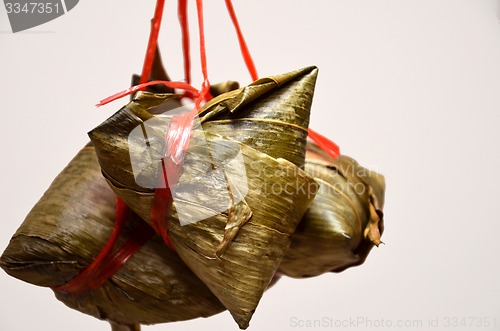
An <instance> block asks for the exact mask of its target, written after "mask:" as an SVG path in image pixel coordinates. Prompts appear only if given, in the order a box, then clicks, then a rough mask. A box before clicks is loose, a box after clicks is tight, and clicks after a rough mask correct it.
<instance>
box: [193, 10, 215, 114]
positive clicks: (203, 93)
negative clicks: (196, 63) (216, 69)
mask: <svg viewBox="0 0 500 331" xmlns="http://www.w3.org/2000/svg"><path fill="white" fill-rule="evenodd" d="M196 10H197V12H198V28H199V34H200V61H201V72H202V74H203V84H202V85H201V89H200V95H199V96H198V98H197V99H196V104H195V109H197V110H198V109H200V106H201V102H202V101H203V100H206V99H211V98H212V96H211V95H210V92H209V91H210V82H209V81H208V69H207V52H206V49H205V25H204V23H203V0H196Z"/></svg>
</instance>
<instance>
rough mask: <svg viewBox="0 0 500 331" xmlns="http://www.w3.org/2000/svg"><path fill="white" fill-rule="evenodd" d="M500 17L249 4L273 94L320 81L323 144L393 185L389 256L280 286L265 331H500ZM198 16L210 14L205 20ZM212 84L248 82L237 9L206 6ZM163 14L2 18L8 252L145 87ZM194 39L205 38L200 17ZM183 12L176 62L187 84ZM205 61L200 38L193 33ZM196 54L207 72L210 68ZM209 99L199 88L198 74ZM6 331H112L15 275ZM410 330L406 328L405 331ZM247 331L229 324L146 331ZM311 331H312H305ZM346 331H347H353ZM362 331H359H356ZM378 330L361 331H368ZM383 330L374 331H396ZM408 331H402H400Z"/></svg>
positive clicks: (477, 9) (170, 31) (87, 8)
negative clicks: (17, 25)
mask: <svg viewBox="0 0 500 331" xmlns="http://www.w3.org/2000/svg"><path fill="white" fill-rule="evenodd" d="M497 5H498V3H496V2H495V1H493V0H491V1H489V0H418V1H417V0H377V1H375V0H344V1H338V0H328V1H318V0H316V1H306V0H301V1H291V0H287V1H278V0H265V1H261V0H258V1H257V0H253V1H243V0H235V8H236V10H237V12H238V13H239V18H240V23H241V25H242V28H243V30H244V32H245V35H246V37H247V42H248V45H249V47H250V49H251V51H252V52H253V55H254V60H255V62H256V65H257V68H258V70H259V73H260V75H261V76H266V75H271V74H278V73H283V72H287V71H290V70H293V69H297V68H300V67H304V66H307V65H311V64H314V65H317V66H318V67H319V68H320V76H319V79H318V82H317V89H316V94H315V99H314V104H313V112H312V118H311V126H312V127H313V128H314V129H316V130H317V131H319V132H321V133H323V134H325V135H327V136H329V137H330V138H332V139H333V140H335V141H336V142H337V143H338V144H339V145H340V146H341V147H342V151H343V152H344V153H345V154H347V155H350V156H353V157H355V158H356V159H358V161H359V162H360V163H361V164H363V165H365V166H368V167H371V168H373V169H375V170H378V171H380V172H381V173H383V174H384V175H385V176H386V179H387V193H386V208H385V214H386V219H385V222H386V232H385V234H384V236H383V240H384V242H385V243H386V245H385V246H382V247H380V248H379V249H375V250H374V251H373V252H372V254H371V255H370V256H369V258H368V260H367V262H366V264H365V265H363V266H361V267H358V268H354V269H351V270H348V271H346V272H344V273H341V274H326V275H323V276H321V277H317V278H313V279H307V280H294V279H282V280H281V281H280V282H279V283H278V284H277V285H276V286H275V287H274V288H273V289H271V290H270V291H269V292H268V293H266V294H265V296H264V297H263V299H262V301H261V303H260V305H259V307H258V309H257V311H256V313H255V315H254V318H253V320H252V322H251V326H250V330H296V329H300V328H299V327H295V326H294V324H293V318H297V319H300V320H308V319H320V318H323V317H328V318H330V317H331V318H334V319H337V320H343V319H349V318H351V319H356V318H357V317H367V318H369V319H371V320H378V321H380V319H382V318H383V319H384V320H386V321H387V320H391V321H393V322H394V323H396V321H397V320H403V321H404V320H407V319H409V320H422V321H423V326H422V327H417V326H415V327H413V328H407V329H416V330H427V329H429V330H436V329H437V328H427V326H426V325H427V321H428V320H429V319H435V318H439V323H440V326H441V327H440V328H439V329H440V330H445V329H446V328H445V327H444V322H445V319H446V318H447V317H458V318H463V317H479V318H496V327H490V328H478V327H472V328H460V327H459V328H449V329H450V330H500V259H499V258H498V252H500V240H499V234H500V201H499V198H500V175H499V170H500V157H499V148H498V143H499V142H500V133H499V131H500V130H499V127H500V116H499V112H500V108H499V107H500V21H499V18H498V12H499V11H498V6H497ZM190 9H191V11H192V13H193V14H194V12H195V11H194V9H195V8H194V2H192V1H191V2H190ZM205 9H206V12H205V14H206V15H205V16H206V17H205V20H206V24H207V32H206V33H207V48H208V63H209V74H210V77H211V81H212V82H217V81H222V80H227V79H233V80H239V81H240V82H241V83H243V84H247V83H249V82H250V78H249V76H248V74H247V73H246V70H245V67H244V64H243V61H242V60H241V57H240V56H239V48H238V46H237V41H236V37H235V34H234V32H233V30H232V27H231V25H230V21H229V18H228V16H227V14H226V12H225V7H224V5H223V1H222V0H219V1H215V0H212V1H206V4H205ZM153 11H154V1H152V0H148V1H129V0H127V1H124V0H121V1H118V0H113V1H97V0H86V1H81V2H80V3H79V4H78V5H77V6H76V7H75V8H74V9H73V10H72V11H70V12H69V13H68V14H66V15H64V16H62V17H60V18H58V19H56V20H54V21H52V22H49V23H47V24H45V25H42V26H39V27H36V28H33V29H31V30H29V31H26V32H21V33H17V34H12V33H11V32H10V26H9V24H8V20H7V15H6V13H5V8H3V7H2V8H1V9H0V30H1V33H0V78H1V90H0V91H1V92H0V93H1V99H0V111H1V114H2V129H1V130H0V138H1V144H2V155H1V163H0V167H1V172H0V173H1V174H2V177H1V179H2V183H1V185H0V186H1V197H0V198H1V199H0V201H1V213H2V217H1V221H0V222H1V229H2V230H1V231H0V251H3V249H4V248H5V247H6V246H7V244H8V241H9V239H10V237H11V235H12V234H13V233H14V232H15V230H16V229H17V227H18V226H19V224H20V223H21V222H22V220H23V218H24V216H25V215H26V214H27V212H28V211H29V210H30V208H31V207H32V206H33V205H34V204H35V203H36V201H37V200H38V199H39V197H40V196H41V195H42V193H43V192H44V191H45V189H46V188H47V187H48V185H49V184H50V182H51V181H52V179H53V178H54V177H55V176H56V175H57V174H58V173H59V171H60V170H61V169H62V168H63V167H64V166H65V165H66V163H67V162H68V161H69V160H70V159H71V158H72V157H73V156H74V154H75V153H76V152H77V151H78V150H79V148H80V147H82V146H83V145H84V144H85V143H86V142H87V140H88V138H87V136H86V132H87V131H89V130H90V129H92V128H93V127H94V126H96V125H97V124H99V123H100V122H101V121H103V120H104V119H106V118H107V117H108V116H110V115H111V114H112V113H114V112H115V111H116V110H117V109H118V108H120V107H121V105H122V104H123V103H124V102H125V100H122V101H117V102H114V103H112V104H111V105H109V106H106V107H103V108H100V109H96V108H94V106H93V105H94V104H95V103H96V102H97V101H99V100H100V99H102V98H104V97H106V96H108V95H110V94H112V93H115V92H117V91H120V90H122V89H124V88H126V87H127V86H128V84H129V80H130V75H131V74H132V73H134V72H135V73H139V72H140V70H141V65H142V60H143V57H144V52H145V49H146V42H147V36H148V33H149V27H150V23H149V19H150V18H151V17H152V15H153ZM191 22H192V23H193V25H192V26H193V29H194V27H195V26H194V16H192V19H191ZM179 40H180V38H179V29H178V24H177V19H176V8H175V1H168V4H167V6H166V8H165V19H164V22H163V25H162V30H161V33H160V47H161V50H162V52H163V55H164V59H165V63H166V66H167V70H168V71H169V73H170V74H171V76H172V78H174V79H177V80H180V79H182V76H183V71H182V59H181V52H180V42H179ZM192 40H193V51H195V50H196V47H195V41H196V33H195V31H193V36H192ZM196 54H197V53H196V52H194V53H193V62H194V63H198V57H197V55H196ZM194 72H195V73H196V74H195V85H196V84H198V85H199V83H200V82H201V79H200V75H199V66H197V65H195V66H194ZM0 293H1V294H0V330H1V331H14V330H15V331H17V330H54V331H59V330H85V331H88V330H109V327H108V325H107V324H106V323H104V322H102V321H98V320H96V319H94V318H92V317H89V316H86V315H83V314H80V313H78V312H76V311H72V310H70V309H68V308H66V307H65V306H64V305H63V304H61V303H60V302H58V301H57V300H56V299H55V298H54V296H53V294H52V292H51V291H50V290H49V289H46V288H38V287H35V286H32V285H29V284H25V283H23V282H21V281H18V280H16V279H14V278H11V277H8V276H7V274H5V273H4V272H0ZM394 325H395V324H394ZM194 329H199V330H219V331H223V330H237V326H236V324H235V323H234V322H233V321H232V318H231V316H230V315H229V314H228V313H227V312H226V313H222V314H220V315H217V316H214V317H211V318H209V319H198V320H193V321H188V322H182V323H175V324H171V325H157V326H151V327H144V330H194ZM304 329H307V330H310V329H312V328H304ZM322 329H335V328H322ZM337 329H338V328H337ZM343 329H344V330H348V329H349V328H343ZM369 329H370V328H367V327H364V326H363V325H360V326H358V327H357V328H350V330H369ZM385 329H387V328H383V327H379V328H376V330H385ZM393 329H403V328H393Z"/></svg>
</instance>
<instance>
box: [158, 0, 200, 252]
mask: <svg viewBox="0 0 500 331" xmlns="http://www.w3.org/2000/svg"><path fill="white" fill-rule="evenodd" d="M196 9H197V12H198V26H199V31H200V32H199V34H200V61H201V70H202V73H203V84H202V87H201V90H200V91H199V94H198V97H197V98H196V102H195V106H194V109H193V110H192V111H190V112H188V113H184V114H179V115H175V116H173V117H172V120H171V122H170V127H169V129H168V131H167V136H166V139H165V140H166V143H165V146H166V151H165V157H164V158H163V159H162V164H161V176H159V184H163V183H165V188H163V187H161V186H162V185H158V186H159V188H157V189H156V190H155V195H154V198H153V205H152V207H151V211H150V219H151V224H152V226H153V228H154V229H155V231H156V232H157V233H158V234H160V235H161V236H162V238H163V241H164V242H165V243H166V244H167V245H168V246H169V247H170V248H173V244H172V242H171V241H170V238H169V236H168V228H167V227H168V216H169V213H170V210H171V208H172V202H173V197H172V188H174V187H175V186H176V185H177V183H178V181H179V178H180V176H181V172H182V165H183V163H184V158H185V157H186V151H187V149H188V147H189V141H190V139H191V132H192V128H193V122H194V117H195V116H196V114H197V113H198V110H199V109H200V106H201V102H202V101H203V100H205V99H206V97H207V96H209V95H210V94H209V88H210V83H209V81H208V70H207V57H206V49H205V29H204V23H203V1H202V0H197V1H196ZM185 63H186V62H185Z"/></svg>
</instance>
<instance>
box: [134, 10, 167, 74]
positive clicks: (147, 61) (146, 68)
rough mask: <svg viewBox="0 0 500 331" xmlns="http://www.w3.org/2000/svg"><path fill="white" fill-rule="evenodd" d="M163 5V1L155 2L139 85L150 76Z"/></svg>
mask: <svg viewBox="0 0 500 331" xmlns="http://www.w3.org/2000/svg"><path fill="white" fill-rule="evenodd" d="M164 5H165V0H157V1H156V9H155V14H154V17H153V21H152V22H151V33H150V34H149V41H148V48H147V49H146V56H145V58H144V64H143V66H142V73H141V79H140V81H139V83H140V84H142V83H146V82H147V81H148V80H149V75H150V74H151V68H152V67H153V61H154V58H155V52H156V47H157V45H158V34H159V33H160V25H161V21H162V16H163V7H164Z"/></svg>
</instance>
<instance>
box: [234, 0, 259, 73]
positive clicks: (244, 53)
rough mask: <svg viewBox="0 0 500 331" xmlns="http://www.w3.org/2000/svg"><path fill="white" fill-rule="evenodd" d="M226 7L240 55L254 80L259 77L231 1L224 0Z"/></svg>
mask: <svg viewBox="0 0 500 331" xmlns="http://www.w3.org/2000/svg"><path fill="white" fill-rule="evenodd" d="M226 7H227V11H228V13H229V16H230V17H231V21H232V22H233V25H234V29H235V30H236V34H237V35H238V42H239V43H240V49H241V55H242V56H243V60H244V61H245V64H246V66H247V69H248V72H249V73H250V76H251V77H252V79H253V80H254V81H255V80H257V79H259V75H258V74H257V69H256V68H255V64H254V62H253V59H252V55H251V54H250V51H249V50H248V46H247V43H246V41H245V37H243V33H242V32H241V28H240V23H239V22H238V18H237V17H236V13H235V11H234V7H233V3H232V2H231V0H226Z"/></svg>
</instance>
